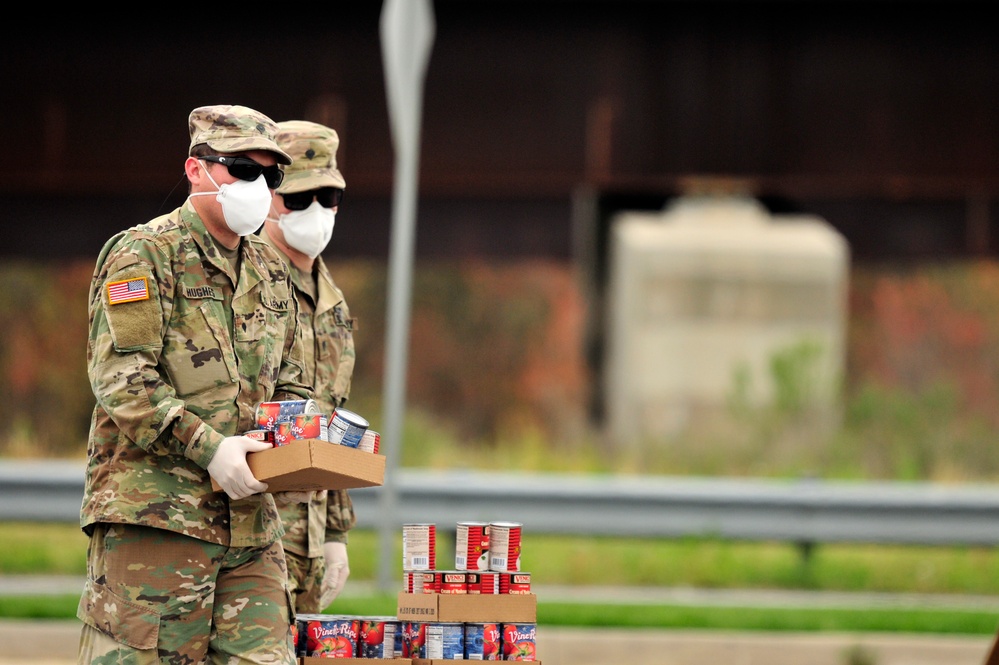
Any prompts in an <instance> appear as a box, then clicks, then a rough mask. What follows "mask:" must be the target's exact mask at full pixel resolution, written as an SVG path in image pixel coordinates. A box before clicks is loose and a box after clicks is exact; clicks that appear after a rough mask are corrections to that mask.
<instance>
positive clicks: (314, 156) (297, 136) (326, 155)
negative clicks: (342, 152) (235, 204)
mask: <svg viewBox="0 0 999 665" xmlns="http://www.w3.org/2000/svg"><path fill="white" fill-rule="evenodd" d="M276 140H277V142H278V145H279V146H281V147H282V148H283V149H284V150H285V151H286V152H287V153H288V154H289V155H291V159H292V161H291V165H290V166H289V167H288V168H286V169H285V170H284V182H282V183H281V186H280V187H278V189H277V193H278V194H294V193H295V192H307V191H309V190H310V189H319V188H320V187H337V188H339V189H345V188H346V187H347V182H346V181H345V180H344V179H343V175H342V174H341V173H340V171H338V170H337V168H336V150H337V148H338V147H340V137H339V136H337V133H336V130H333V129H330V128H329V127H326V126H325V125H320V124H319V123H315V122H309V121H307V120H287V121H285V122H279V123H278V133H277V137H276Z"/></svg>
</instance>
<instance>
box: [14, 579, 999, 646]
mask: <svg viewBox="0 0 999 665" xmlns="http://www.w3.org/2000/svg"><path fill="white" fill-rule="evenodd" d="M79 584H80V580H79V579H74V578H27V577H21V578H18V577H14V578H3V577H0V595H12V594H13V595H17V594H32V595H33V594H46V593H66V592H67V589H71V590H76V589H79V588H80V586H79ZM356 586H360V585H356ZM70 592H73V591H70ZM537 592H538V595H539V596H544V597H546V598H551V599H556V598H559V599H563V598H571V597H573V596H575V595H578V594H585V595H586V596H587V597H589V598H592V597H593V596H594V591H593V590H591V589H570V588H555V587H552V588H550V589H549V588H545V589H540V588H539V589H538V590H537ZM601 593H602V594H604V595H605V596H606V597H607V598H608V600H614V601H621V600H622V599H625V598H627V599H628V600H629V602H649V603H656V602H663V601H664V600H668V602H671V603H678V602H680V603H682V602H691V603H697V604H703V603H716V604H726V605H730V606H745V605H746V603H747V602H750V603H752V604H753V605H756V606H760V605H769V604H783V605H785V606H786V605H788V604H791V605H798V606H815V605H817V604H819V605H824V606H856V604H857V602H858V597H857V595H856V594H819V595H816V594H798V593H791V594H786V593H750V592H724V591H718V592H701V591H696V590H684V589H657V590H644V591H642V590H625V591H623V590H611V589H606V590H602V591H601ZM864 602H866V603H868V604H871V605H879V606H885V605H890V604H895V605H899V606H902V605H924V606H925V605H938V606H939V605H954V606H971V607H987V608H994V609H995V610H996V612H997V621H999V601H997V599H994V598H988V597H982V598H975V597H967V596H950V597H947V596H935V597H929V598H928V597H919V596H895V595H892V596H885V595H877V596H865V597H864ZM79 634H80V625H79V623H78V622H77V621H66V620H47V621H41V620H40V621H21V620H0V665H71V664H72V663H75V662H76V649H77V642H78V639H79ZM991 646H992V638H991V637H981V636H972V637H969V636H950V635H947V636H945V635H940V636H933V635H930V636H927V635H897V634H883V633H878V634H871V633H863V634H844V633H784V632H781V633H762V632H733V631H724V632H718V631H692V630H672V629H668V630H667V629H664V630H656V629H650V630H645V629H642V630H622V629H613V630H607V629H587V628H556V627H545V626H544V625H541V626H539V627H538V656H539V658H540V659H541V661H542V662H543V664H544V665H716V664H718V665H850V660H849V659H848V656H849V654H850V653H851V652H853V651H863V652H865V653H866V654H867V655H869V656H870V657H871V658H870V659H869V660H868V661H867V662H871V663H874V664H875V665H983V664H984V662H985V658H986V656H987V655H988V652H989V649H990V648H991Z"/></svg>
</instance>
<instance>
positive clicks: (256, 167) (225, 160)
mask: <svg viewBox="0 0 999 665" xmlns="http://www.w3.org/2000/svg"><path fill="white" fill-rule="evenodd" d="M198 159H203V160H205V161H206V162H215V163H217V164H222V165H224V166H225V167H226V168H227V169H229V175H231V176H232V177H233V178H239V179H240V180H249V181H250V182H253V181H254V180H256V179H257V178H259V177H260V174H261V173H263V174H264V181H265V182H266V183H267V187H268V188H270V189H277V188H278V187H280V186H281V181H283V180H284V171H282V170H281V168H280V167H279V166H278V165H277V164H274V165H273V166H263V165H262V164H257V163H256V162H255V161H253V160H252V159H250V158H249V157H229V156H228V155H205V156H204V157H198Z"/></svg>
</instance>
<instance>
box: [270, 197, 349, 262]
mask: <svg viewBox="0 0 999 665" xmlns="http://www.w3.org/2000/svg"><path fill="white" fill-rule="evenodd" d="M335 222H336V213H335V212H334V211H333V209H332V208H324V207H322V206H321V205H319V201H313V202H312V205H310V206H309V207H308V208H306V209H305V210H292V211H291V212H289V213H286V214H284V215H281V216H280V217H279V218H278V226H279V227H280V228H281V231H282V232H283V233H284V239H285V241H286V242H287V243H288V245H290V246H291V247H293V248H294V249H296V250H298V251H299V252H301V253H302V254H305V255H306V256H308V257H309V258H310V259H314V258H316V257H317V256H319V255H320V254H322V252H323V250H324V249H326V245H327V244H329V241H330V238H331V237H333V224H334V223H335Z"/></svg>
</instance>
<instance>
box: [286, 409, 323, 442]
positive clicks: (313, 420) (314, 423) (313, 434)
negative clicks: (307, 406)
mask: <svg viewBox="0 0 999 665" xmlns="http://www.w3.org/2000/svg"><path fill="white" fill-rule="evenodd" d="M325 418H326V417H325V416H324V415H323V414H321V413H296V414H295V415H294V416H292V421H291V434H292V437H293V438H296V439H318V438H319V437H320V432H322V431H323V429H324V428H323V420H325Z"/></svg>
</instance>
